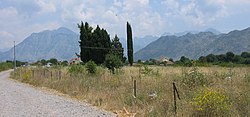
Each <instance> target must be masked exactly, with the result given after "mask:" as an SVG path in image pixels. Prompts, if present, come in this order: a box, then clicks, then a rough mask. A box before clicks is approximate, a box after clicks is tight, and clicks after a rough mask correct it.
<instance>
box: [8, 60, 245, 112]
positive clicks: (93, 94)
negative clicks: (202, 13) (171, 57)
mask: <svg viewBox="0 0 250 117" xmlns="http://www.w3.org/2000/svg"><path fill="white" fill-rule="evenodd" d="M249 71H250V67H232V68H229V67H215V66H214V67H161V66H140V65H138V66H135V67H128V66H126V67H123V68H122V69H120V70H118V72H117V73H116V74H112V73H110V71H108V70H107V69H105V68H103V67H98V68H97V73H96V74H88V73H87V72H86V68H85V67H84V66H79V65H73V66H70V67H54V68H42V67H33V68H32V67H26V68H19V69H18V70H17V72H16V73H15V74H14V75H13V74H12V78H14V79H16V80H19V81H21V82H24V83H29V84H32V85H34V86H38V87H48V88H51V89H55V90H57V91H59V92H62V93H65V94H68V95H70V96H72V97H73V98H77V99H79V100H85V101H87V102H88V103H91V104H92V105H94V106H97V107H100V108H103V109H105V110H108V111H111V112H114V113H117V114H118V115H119V116H133V115H135V116H138V117H141V116H153V117H160V116H162V117H166V116H209V117H210V116H212V117H213V116H231V117H237V116H240V117H246V116H250V112H249V110H250V88H249V87H250V84H249V83H250V72H249ZM173 83H175V86H176V89H177V91H175V94H176V95H175V96H174V90H173ZM135 84H136V87H135ZM135 88H136V89H135ZM134 89H135V90H134ZM135 91H136V95H135V94H134V93H135ZM177 92H178V94H177ZM174 97H175V99H174ZM178 97H179V98H180V99H179V98H178ZM175 100H176V105H175V104H174V103H175ZM175 106H176V107H175Z"/></svg>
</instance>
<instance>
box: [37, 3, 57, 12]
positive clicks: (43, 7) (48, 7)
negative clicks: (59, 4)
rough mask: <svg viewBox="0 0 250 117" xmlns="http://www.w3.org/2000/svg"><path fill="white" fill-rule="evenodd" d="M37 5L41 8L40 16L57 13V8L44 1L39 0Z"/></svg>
mask: <svg viewBox="0 0 250 117" xmlns="http://www.w3.org/2000/svg"><path fill="white" fill-rule="evenodd" d="M37 4H38V5H39V6H40V7H41V11H40V12H39V14H42V13H53V12H56V7H55V6H54V4H52V3H48V2H47V3H46V2H44V1H43V0H37Z"/></svg>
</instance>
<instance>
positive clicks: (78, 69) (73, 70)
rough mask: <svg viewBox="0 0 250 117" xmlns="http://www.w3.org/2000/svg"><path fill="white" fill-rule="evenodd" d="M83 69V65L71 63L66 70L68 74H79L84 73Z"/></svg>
mask: <svg viewBox="0 0 250 117" xmlns="http://www.w3.org/2000/svg"><path fill="white" fill-rule="evenodd" d="M84 71H85V69H84V66H82V65H80V64H75V65H71V66H70V67H69V69H68V72H69V73H70V74H81V73H84Z"/></svg>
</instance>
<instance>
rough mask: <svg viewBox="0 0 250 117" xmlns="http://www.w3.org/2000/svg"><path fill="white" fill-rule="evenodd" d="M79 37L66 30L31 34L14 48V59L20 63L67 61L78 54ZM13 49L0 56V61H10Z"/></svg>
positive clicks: (60, 29)
mask: <svg viewBox="0 0 250 117" xmlns="http://www.w3.org/2000/svg"><path fill="white" fill-rule="evenodd" d="M78 37H79V36H78V35H77V34H76V33H74V32H73V31H71V30H69V29H67V28H59V29H57V30H52V31H50V30H47V31H43V32H40V33H33V34H31V35H30V36H29V37H27V38H26V39H25V40H24V41H23V42H21V43H20V44H18V45H17V46H16V58H17V60H21V61H37V60H41V59H50V58H57V59H59V60H67V59H70V58H72V57H75V53H79V44H78V40H79V38H78ZM12 59H13V48H11V49H10V50H9V51H7V52H4V53H1V54H0V61H5V60H12Z"/></svg>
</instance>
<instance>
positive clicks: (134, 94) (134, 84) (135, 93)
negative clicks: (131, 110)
mask: <svg viewBox="0 0 250 117" xmlns="http://www.w3.org/2000/svg"><path fill="white" fill-rule="evenodd" d="M134 97H135V98H136V80H134Z"/></svg>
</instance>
